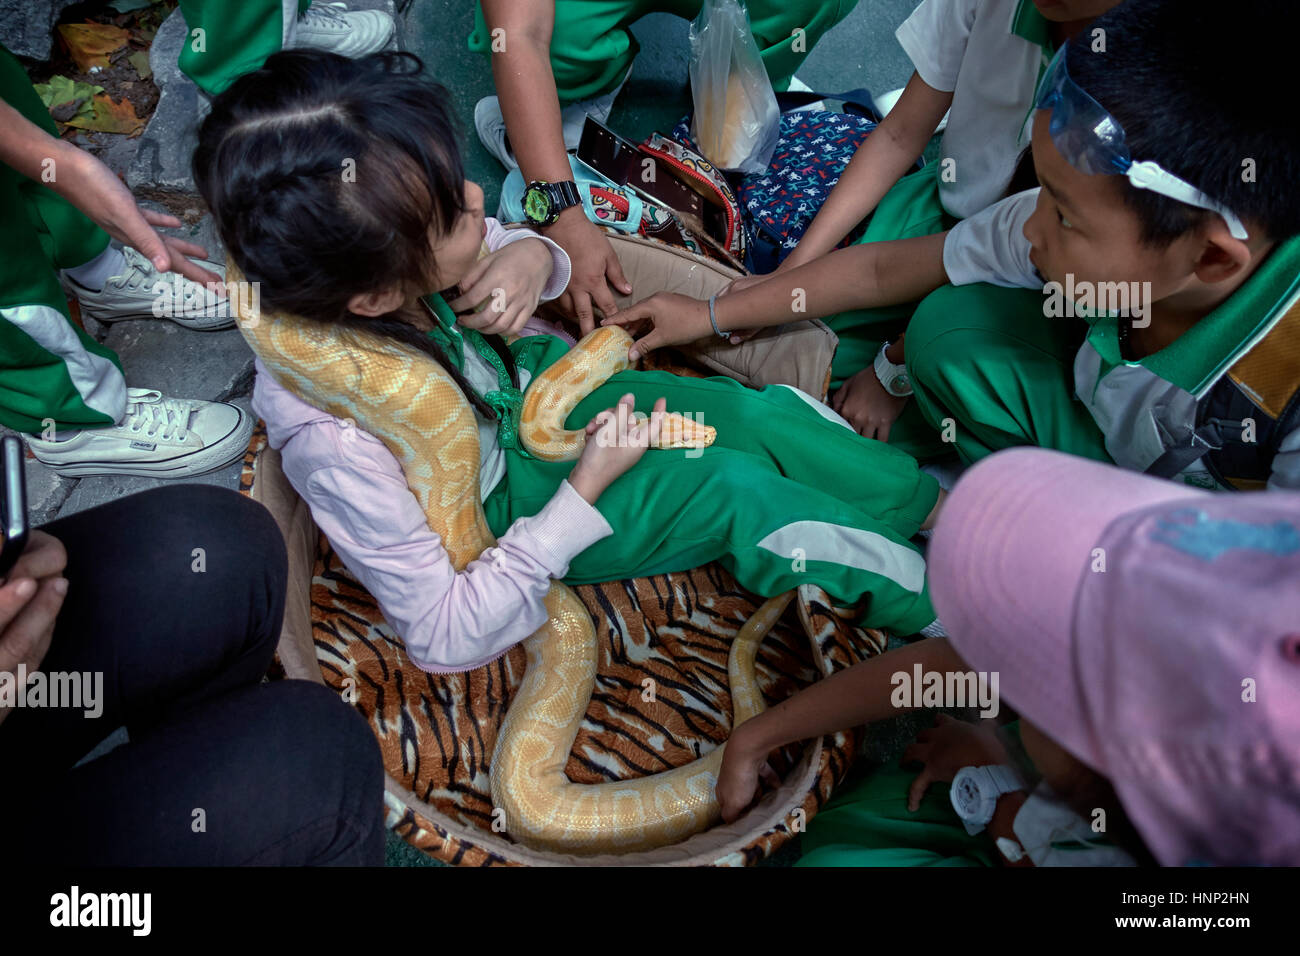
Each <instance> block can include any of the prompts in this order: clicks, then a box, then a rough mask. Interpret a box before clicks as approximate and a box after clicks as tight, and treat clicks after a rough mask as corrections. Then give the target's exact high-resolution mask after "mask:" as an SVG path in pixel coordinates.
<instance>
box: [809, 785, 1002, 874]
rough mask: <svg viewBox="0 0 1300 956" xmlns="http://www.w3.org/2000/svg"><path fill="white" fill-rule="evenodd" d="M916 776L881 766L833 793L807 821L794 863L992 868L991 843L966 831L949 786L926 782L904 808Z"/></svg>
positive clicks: (994, 855) (983, 835)
mask: <svg viewBox="0 0 1300 956" xmlns="http://www.w3.org/2000/svg"><path fill="white" fill-rule="evenodd" d="M915 779H916V771H914V770H913V771H907V770H902V769H899V768H898V767H882V768H880V769H879V770H874V771H872V772H870V773H869V774H868V775H867V776H865V777H863V778H861V779H860V780H858V781H857V782H856V783H853V784H850V785H849V786H847V787H846V788H845V789H843V790H842V791H840V792H839V793H836V794H835V796H834V797H833V798H832V799H831V801H830V802H829V803H827V804H826V806H825V807H823V808H822V810H821V811H820V812H819V813H818V814H817V816H815V817H813V818H812V820H810V821H809V823H808V830H807V832H806V833H804V834H803V836H802V837H801V841H800V847H801V849H802V850H803V855H802V856H801V857H800V858H799V862H798V863H796V864H795V866H854V867H856V866H890V867H893V866H996V865H997V861H998V855H997V851H996V849H994V846H993V841H992V840H991V839H990V838H989V836H988V834H987V832H986V833H979V834H976V835H975V836H971V835H970V834H969V833H967V832H966V828H965V827H964V826H962V822H961V819H960V818H959V817H958V816H957V813H956V811H954V810H953V808H952V801H951V799H950V798H949V796H948V784H946V783H932V784H930V787H929V789H927V790H926V792H925V796H924V797H922V798H921V806H920V808H919V809H917V811H916V812H915V813H913V812H912V811H911V810H908V809H907V791H908V788H909V787H911V785H912V781H913V780H915Z"/></svg>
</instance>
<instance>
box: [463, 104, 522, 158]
mask: <svg viewBox="0 0 1300 956" xmlns="http://www.w3.org/2000/svg"><path fill="white" fill-rule="evenodd" d="M474 130H475V132H477V133H478V139H479V142H480V143H482V144H483V148H484V149H486V150H487V151H488V152H489V153H491V154H492V155H493V156H495V157H496V158H497V161H498V162H499V163H501V165H502V166H504V167H505V168H506V169H518V168H519V160H517V159H515V154H514V153H513V152H511V151H510V144H509V143H507V142H506V119H505V117H504V116H502V115H501V101H500V100H499V99H498V98H497V97H495V96H485V97H483V99H481V100H479V101H478V102H477V103H475V104H474Z"/></svg>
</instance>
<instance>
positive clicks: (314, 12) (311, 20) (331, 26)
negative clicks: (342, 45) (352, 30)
mask: <svg viewBox="0 0 1300 956" xmlns="http://www.w3.org/2000/svg"><path fill="white" fill-rule="evenodd" d="M347 12H348V5H347V4H346V3H313V4H312V5H311V6H310V7H308V8H307V9H306V10H305V11H303V12H302V13H301V14H300V15H299V17H298V20H299V21H300V22H301V23H304V24H306V25H307V26H310V27H315V28H316V29H318V30H346V29H348V21H347V20H346V19H344V17H343V14H345V13H347Z"/></svg>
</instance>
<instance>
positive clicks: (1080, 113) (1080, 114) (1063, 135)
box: [1036, 44, 1249, 240]
mask: <svg viewBox="0 0 1300 956" xmlns="http://www.w3.org/2000/svg"><path fill="white" fill-rule="evenodd" d="M1068 49H1069V45H1068V44H1066V45H1065V46H1062V47H1061V49H1060V50H1058V51H1057V54H1056V57H1055V58H1054V59H1053V60H1052V65H1051V66H1049V67H1048V68H1047V73H1046V75H1045V76H1044V77H1043V82H1042V84H1041V85H1040V86H1039V87H1038V100H1037V103H1036V107H1037V108H1038V109H1040V110H1050V111H1051V114H1052V116H1051V120H1050V126H1049V129H1050V131H1051V135H1052V142H1053V143H1054V144H1056V148H1057V149H1058V150H1060V151H1061V155H1062V156H1064V157H1065V158H1066V161H1067V162H1069V164H1070V165H1071V166H1073V167H1074V168H1075V169H1077V170H1079V172H1081V173H1087V174H1088V175H1090V176H1095V175H1104V176H1127V177H1128V181H1129V182H1130V183H1132V184H1133V185H1134V186H1135V187H1136V188H1138V189H1149V190H1151V191H1152V192H1153V193H1159V194H1160V195H1161V196H1168V197H1169V198H1170V199H1176V200H1178V201H1179V202H1183V203H1187V205H1189V206H1196V207H1198V208H1200V209H1208V210H1210V211H1211V212H1217V213H1218V214H1219V215H1220V216H1222V217H1223V218H1224V221H1226V222H1227V224H1228V229H1229V230H1230V231H1231V232H1232V235H1233V236H1234V237H1235V238H1237V239H1241V240H1245V239H1247V238H1249V236H1248V234H1247V232H1246V227H1245V226H1243V225H1242V224H1241V220H1240V219H1239V218H1238V217H1237V215H1236V213H1234V212H1233V211H1232V210H1231V209H1229V208H1227V207H1226V206H1224V205H1222V204H1220V203H1217V202H1215V201H1214V200H1213V199H1211V198H1210V197H1209V196H1207V195H1205V193H1203V192H1201V191H1200V190H1199V189H1197V188H1196V187H1195V186H1193V185H1192V184H1191V183H1189V182H1187V181H1186V180H1183V179H1179V178H1178V177H1177V176H1175V175H1174V174H1173V173H1170V172H1167V171H1166V170H1164V169H1162V168H1161V167H1160V166H1159V165H1157V164H1156V163H1153V162H1134V161H1133V157H1132V155H1131V154H1130V153H1129V149H1128V136H1127V135H1126V134H1125V132H1124V127H1123V126H1121V125H1120V124H1119V121H1118V120H1116V119H1115V117H1113V116H1111V115H1110V113H1108V112H1107V111H1106V108H1105V107H1104V106H1102V105H1101V104H1100V103H1098V102H1097V101H1096V100H1095V99H1093V98H1092V96H1091V95H1089V94H1088V92H1087V91H1086V90H1084V89H1083V87H1081V86H1079V84H1077V83H1075V82H1074V80H1073V79H1071V78H1070V71H1069V70H1068V69H1067V68H1066V65H1065V61H1066V52H1067V50H1068Z"/></svg>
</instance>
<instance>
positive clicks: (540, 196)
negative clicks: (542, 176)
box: [524, 186, 551, 222]
mask: <svg viewBox="0 0 1300 956" xmlns="http://www.w3.org/2000/svg"><path fill="white" fill-rule="evenodd" d="M524 215H525V216H527V217H528V218H529V220H531V221H532V222H545V221H546V220H547V219H548V218H549V217H550V215H551V200H550V197H549V196H547V195H546V191H545V190H544V189H540V188H539V187H537V186H530V187H529V189H528V191H527V192H525V193H524Z"/></svg>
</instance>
